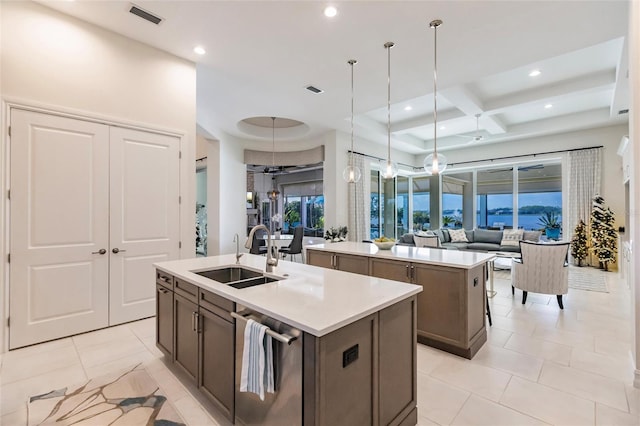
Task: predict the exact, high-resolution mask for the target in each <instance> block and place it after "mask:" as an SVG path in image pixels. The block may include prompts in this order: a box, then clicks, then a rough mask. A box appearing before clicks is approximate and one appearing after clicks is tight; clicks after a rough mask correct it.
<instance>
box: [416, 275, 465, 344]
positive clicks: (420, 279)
mask: <svg viewBox="0 0 640 426" xmlns="http://www.w3.org/2000/svg"><path fill="white" fill-rule="evenodd" d="M413 266H414V273H413V275H414V282H415V284H418V285H421V286H422V288H423V291H422V292H421V293H418V335H419V336H421V335H422V336H425V337H428V338H433V339H437V340H439V341H442V342H445V343H448V344H450V345H454V346H458V347H462V348H464V347H466V346H467V336H466V332H465V331H466V329H467V324H466V318H467V313H466V309H467V306H466V303H467V297H466V293H465V283H466V281H465V272H464V270H462V269H453V268H444V267H438V266H432V265H420V264H413Z"/></svg>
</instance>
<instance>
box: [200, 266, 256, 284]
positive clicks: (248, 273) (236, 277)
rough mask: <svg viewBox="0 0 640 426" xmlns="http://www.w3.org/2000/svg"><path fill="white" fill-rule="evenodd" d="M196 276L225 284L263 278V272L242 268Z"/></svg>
mask: <svg viewBox="0 0 640 426" xmlns="http://www.w3.org/2000/svg"><path fill="white" fill-rule="evenodd" d="M196 274H198V275H201V276H203V277H205V278H209V279H210V280H213V281H217V282H219V283H223V284H226V283H230V282H234V281H241V280H246V279H249V278H256V277H261V276H262V272H260V271H254V270H252V269H245V268H242V267H240V266H230V267H226V268H219V269H210V270H208V271H200V272H196Z"/></svg>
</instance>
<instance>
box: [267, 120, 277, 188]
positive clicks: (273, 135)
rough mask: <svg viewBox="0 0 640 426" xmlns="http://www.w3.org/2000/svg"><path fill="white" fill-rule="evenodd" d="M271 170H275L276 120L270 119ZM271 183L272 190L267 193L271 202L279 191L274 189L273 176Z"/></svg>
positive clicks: (274, 180)
mask: <svg viewBox="0 0 640 426" xmlns="http://www.w3.org/2000/svg"><path fill="white" fill-rule="evenodd" d="M271 170H272V171H273V172H275V170H276V118H275V117H271ZM271 180H272V181H273V189H272V190H271V191H269V192H268V193H267V195H268V196H269V199H270V200H271V201H276V200H277V199H278V196H279V195H280V191H278V188H277V187H276V178H275V176H274V177H273V178H272V179H271Z"/></svg>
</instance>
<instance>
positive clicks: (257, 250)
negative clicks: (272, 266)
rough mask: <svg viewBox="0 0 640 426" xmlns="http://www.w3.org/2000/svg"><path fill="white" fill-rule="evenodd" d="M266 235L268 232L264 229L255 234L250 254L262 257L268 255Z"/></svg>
mask: <svg viewBox="0 0 640 426" xmlns="http://www.w3.org/2000/svg"><path fill="white" fill-rule="evenodd" d="M265 234H266V231H265V230H264V229H257V230H256V232H254V234H253V240H252V241H251V248H250V249H249V253H251V254H261V255H264V254H267V245H266V244H267V242H266V241H265V240H264V235H265Z"/></svg>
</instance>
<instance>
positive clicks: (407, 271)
mask: <svg viewBox="0 0 640 426" xmlns="http://www.w3.org/2000/svg"><path fill="white" fill-rule="evenodd" d="M405 268H406V273H407V279H408V280H410V279H411V277H410V276H409V264H407V265H406V266H405Z"/></svg>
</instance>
